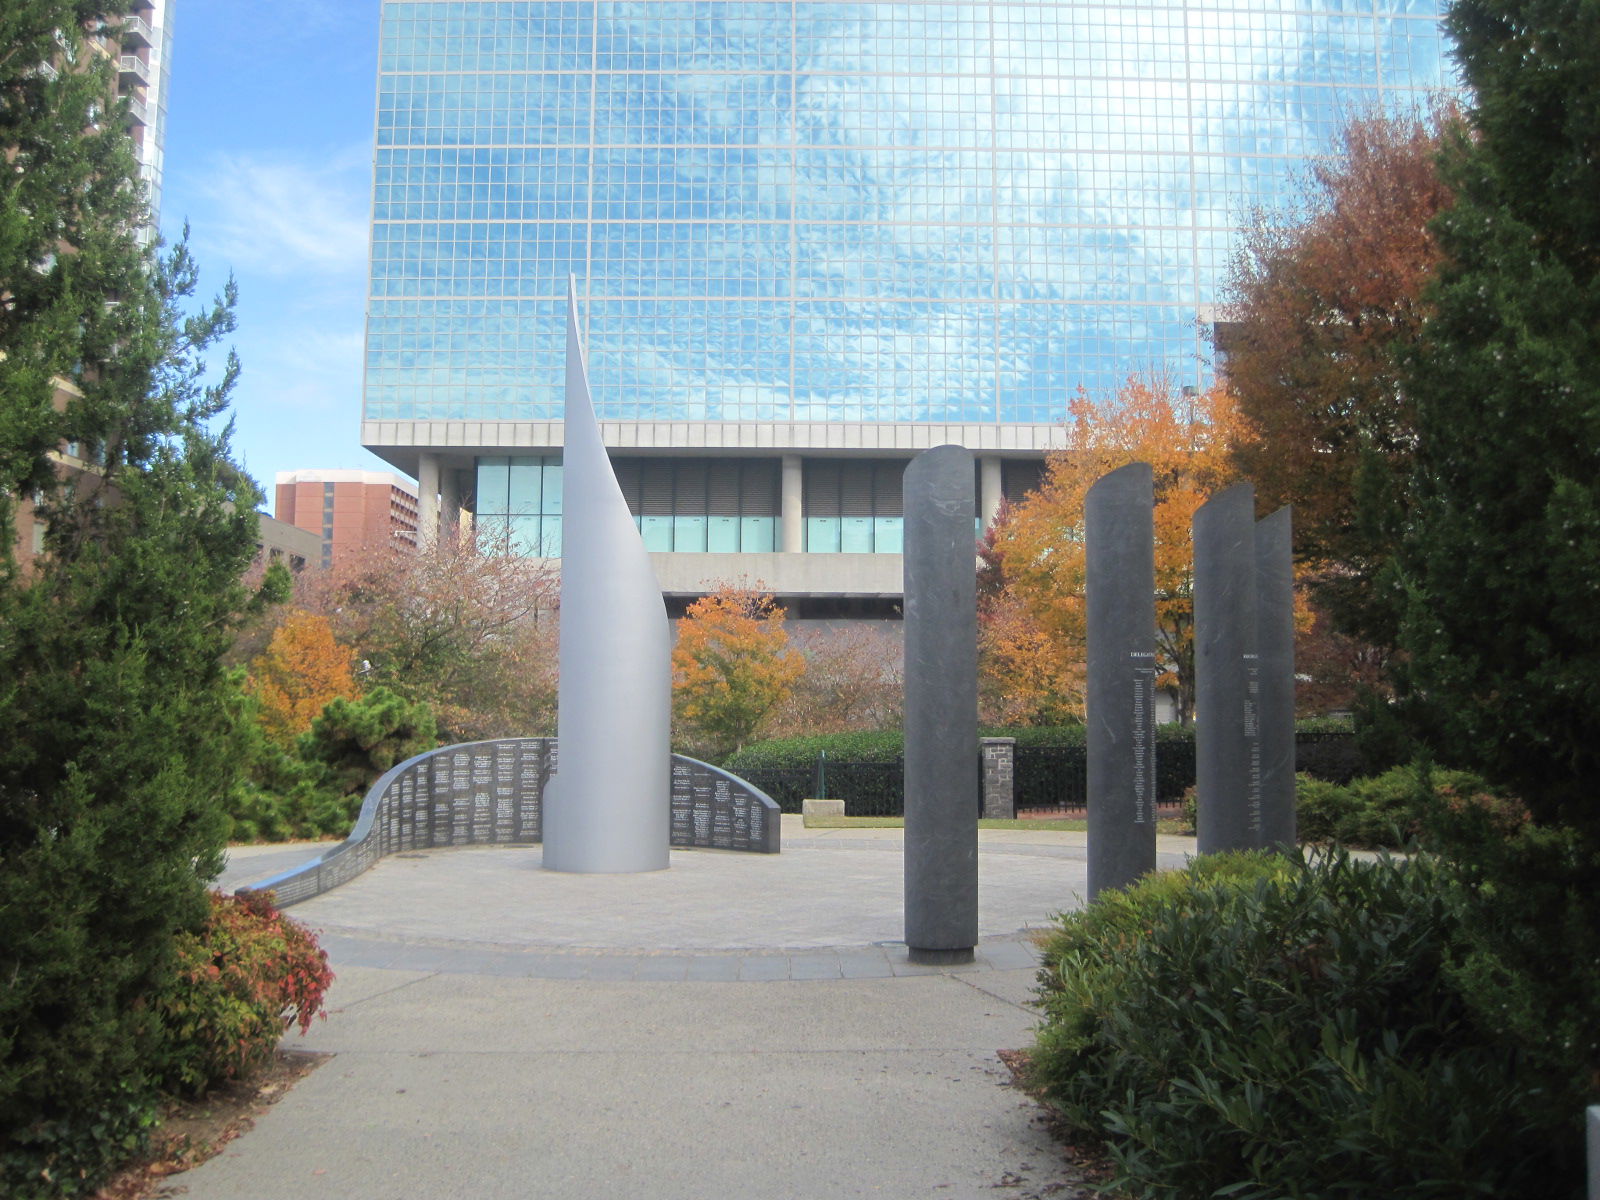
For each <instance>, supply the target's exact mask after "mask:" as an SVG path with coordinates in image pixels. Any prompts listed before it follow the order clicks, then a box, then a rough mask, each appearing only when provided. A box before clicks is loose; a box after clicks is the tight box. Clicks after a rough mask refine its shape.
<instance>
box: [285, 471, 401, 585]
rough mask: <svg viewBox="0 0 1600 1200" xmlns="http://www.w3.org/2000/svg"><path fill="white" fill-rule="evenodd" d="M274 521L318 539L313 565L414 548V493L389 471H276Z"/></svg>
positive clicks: (331, 564) (324, 565)
mask: <svg viewBox="0 0 1600 1200" xmlns="http://www.w3.org/2000/svg"><path fill="white" fill-rule="evenodd" d="M276 483H277V489H276V490H277V495H276V497H275V500H274V506H273V515H274V516H275V517H276V518H277V519H278V520H280V521H283V522H286V523H287V524H290V525H295V526H298V527H299V528H301V529H304V530H307V531H308V532H311V533H314V534H316V535H318V536H319V537H320V538H321V539H322V555H321V558H320V560H319V562H318V564H317V565H319V566H322V567H331V566H333V565H334V564H335V563H337V562H339V561H341V560H342V559H344V558H345V557H346V556H348V555H350V554H352V553H355V552H358V551H361V550H365V549H368V548H370V547H374V546H388V545H394V546H398V547H400V548H402V549H405V550H408V551H414V550H415V549H416V547H417V493H416V489H415V488H414V487H413V486H412V484H411V482H410V481H409V480H407V479H403V478H402V477H400V476H399V475H394V474H391V473H390V472H388V471H279V472H278V476H277V481H276Z"/></svg>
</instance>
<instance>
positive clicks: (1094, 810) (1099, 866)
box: [1084, 463, 1156, 898]
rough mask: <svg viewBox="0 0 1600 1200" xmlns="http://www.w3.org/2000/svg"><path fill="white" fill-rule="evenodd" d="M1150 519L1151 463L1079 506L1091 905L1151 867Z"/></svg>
mask: <svg viewBox="0 0 1600 1200" xmlns="http://www.w3.org/2000/svg"><path fill="white" fill-rule="evenodd" d="M1154 513H1155V487H1154V474H1153V471H1152V469H1151V467H1150V464H1149V463H1130V464H1128V465H1127V466H1125V467H1121V468H1119V469H1117V470H1115V471H1112V472H1111V473H1110V474H1109V475H1105V476H1103V477H1102V478H1100V479H1099V480H1097V481H1096V482H1095V484H1094V486H1093V487H1091V488H1090V489H1089V494H1088V496H1087V497H1085V500H1084V536H1085V557H1086V567H1087V580H1088V596H1087V614H1086V616H1087V622H1088V640H1089V647H1088V659H1089V662H1088V667H1089V680H1088V683H1089V687H1088V718H1089V733H1088V752H1089V778H1088V784H1089V895H1090V897H1091V898H1092V897H1094V896H1096V895H1098V894H1099V893H1100V892H1102V891H1104V890H1106V889H1108V888H1122V887H1126V886H1128V885H1129V884H1130V883H1133V882H1134V881H1135V880H1136V879H1138V878H1139V877H1140V876H1141V875H1145V874H1147V873H1149V872H1150V871H1153V870H1155V866H1156V805H1155V783H1156V740H1155V704H1156V700H1155V679H1156V602H1155V594H1156V581H1155V520H1154Z"/></svg>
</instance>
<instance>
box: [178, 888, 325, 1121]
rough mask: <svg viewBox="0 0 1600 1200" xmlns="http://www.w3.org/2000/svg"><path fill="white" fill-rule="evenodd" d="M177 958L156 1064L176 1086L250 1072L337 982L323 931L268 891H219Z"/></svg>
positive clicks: (199, 1088) (189, 1088)
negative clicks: (294, 915) (319, 935)
mask: <svg viewBox="0 0 1600 1200" xmlns="http://www.w3.org/2000/svg"><path fill="white" fill-rule="evenodd" d="M178 964H179V965H178V974H177V978H176V980H175V981H174V982H173V984H172V985H171V987H170V988H169V990H168V991H167V992H166V993H165V994H164V995H162V996H161V997H159V999H158V1000H157V1002H156V1004H155V1012H156V1015H157V1017H158V1019H159V1021H160V1026H161V1031H162V1032H161V1045H160V1049H159V1051H158V1054H157V1057H156V1059H155V1061H154V1062H153V1064H152V1068H151V1070H152V1075H153V1077H154V1079H155V1082H157V1083H158V1084H159V1085H160V1086H161V1087H162V1088H163V1089H164V1090H166V1091H168V1092H171V1093H174V1094H199V1093H201V1092H204V1091H206V1090H207V1089H209V1088H211V1087H212V1086H214V1085H216V1084H218V1083H222V1082H224V1081H225V1080H229V1079H238V1078H241V1077H244V1076H248V1075H250V1074H251V1073H252V1072H254V1071H255V1070H256V1069H258V1068H259V1067H261V1066H262V1065H263V1064H265V1063H266V1062H267V1060H268V1059H270V1058H271V1056H272V1052H273V1051H274V1049H276V1047H277V1045H278V1039H279V1038H280V1037H281V1036H282V1035H283V1032H284V1030H286V1029H288V1028H289V1027H290V1026H291V1025H295V1024H298V1025H299V1026H300V1032H301V1033H304V1032H305V1031H306V1030H307V1029H308V1028H310V1025H311V1021H312V1019H313V1018H314V1017H316V1016H317V1015H318V1014H319V1013H320V1012H321V1011H322V998H323V994H324V993H325V992H326V991H327V989H328V985H329V984H330V983H332V982H333V972H332V971H331V970H330V969H329V967H328V956H327V954H326V953H325V952H324V951H322V950H321V949H320V948H319V947H318V946H317V939H316V935H315V934H313V933H312V932H311V931H310V930H308V929H306V928H305V927H304V926H302V925H300V924H299V923H298V922H296V921H293V920H290V919H289V918H288V917H285V916H283V915H282V914H281V913H279V912H278V910H277V909H276V908H274V907H273V905H272V897H271V895H270V893H268V894H249V895H246V896H243V897H240V896H225V895H222V894H221V893H219V892H213V893H211V915H210V917H209V918H208V919H207V921H206V924H205V926H204V927H203V928H202V929H201V930H200V931H199V932H197V933H186V934H183V935H181V936H180V938H179V941H178Z"/></svg>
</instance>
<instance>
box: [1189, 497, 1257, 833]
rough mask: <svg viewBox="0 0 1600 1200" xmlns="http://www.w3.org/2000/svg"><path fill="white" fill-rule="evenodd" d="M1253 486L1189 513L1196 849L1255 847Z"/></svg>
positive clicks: (1255, 695) (1255, 752)
mask: <svg viewBox="0 0 1600 1200" xmlns="http://www.w3.org/2000/svg"><path fill="white" fill-rule="evenodd" d="M1255 525H1256V517H1255V489H1254V488H1252V487H1251V486H1250V485H1249V484H1248V483H1237V484H1234V486H1233V487H1231V488H1228V489H1227V490H1226V491H1223V492H1219V493H1218V494H1217V495H1215V496H1213V497H1211V499H1210V500H1208V501H1207V502H1206V503H1205V504H1203V505H1202V506H1201V507H1200V509H1199V510H1198V511H1197V512H1196V513H1195V514H1194V672H1195V794H1196V800H1197V803H1198V813H1197V820H1196V824H1197V826H1198V828H1197V830H1196V832H1197V833H1198V834H1199V839H1198V841H1199V846H1198V848H1199V851H1200V853H1201V854H1216V853H1218V852H1220V851H1223V850H1250V849H1254V848H1256V847H1258V846H1260V845H1261V762H1260V754H1261V738H1260V730H1259V724H1260V722H1259V719H1258V710H1257V702H1258V696H1257V689H1258V687H1259V681H1258V679H1257V677H1256V582H1255V580H1256V551H1255Z"/></svg>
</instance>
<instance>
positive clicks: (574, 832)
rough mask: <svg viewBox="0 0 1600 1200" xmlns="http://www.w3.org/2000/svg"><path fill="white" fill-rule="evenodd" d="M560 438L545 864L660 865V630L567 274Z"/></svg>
mask: <svg viewBox="0 0 1600 1200" xmlns="http://www.w3.org/2000/svg"><path fill="white" fill-rule="evenodd" d="M564 442H565V448H564V450H563V467H564V469H563V471H562V484H561V507H562V514H561V541H562V547H561V684H560V690H559V693H558V699H559V704H560V711H559V717H558V723H559V730H558V732H559V743H558V746H559V753H558V758H557V765H556V773H555V776H554V777H553V778H552V779H551V780H550V784H549V787H548V788H547V789H546V791H545V811H544V865H545V867H546V868H547V869H549V870H554V871H572V872H577V873H581V874H598V873H608V872H609V873H625V872H634V871H659V870H662V869H663V868H665V867H666V866H668V865H669V852H670V844H671V843H670V820H671V774H670V772H671V767H670V753H671V747H670V744H669V729H670V710H671V692H672V648H671V629H670V626H669V625H668V622H667V610H666V606H665V604H663V603H662V600H661V586H660V584H659V583H658V582H657V581H656V576H655V571H654V569H653V568H652V567H651V565H650V555H649V554H648V553H647V552H646V550H645V548H644V541H643V539H641V538H640V536H639V530H638V528H637V526H635V525H634V522H633V517H632V515H631V514H630V513H629V512H628V504H627V501H626V500H624V499H623V497H622V489H621V488H620V487H618V486H617V478H616V475H615V474H613V472H612V470H611V460H610V458H609V457H608V456H607V455H606V448H605V444H604V442H603V441H602V440H601V437H600V426H599V423H598V422H597V421H596V420H595V415H594V405H593V402H592V401H591V400H590V396H589V378H588V372H587V370H586V369H585V367H584V359H583V345H582V342H581V341H580V339H579V337H578V301H577V282H576V280H574V279H569V281H568V284H567V403H566V429H565V437H564Z"/></svg>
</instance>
